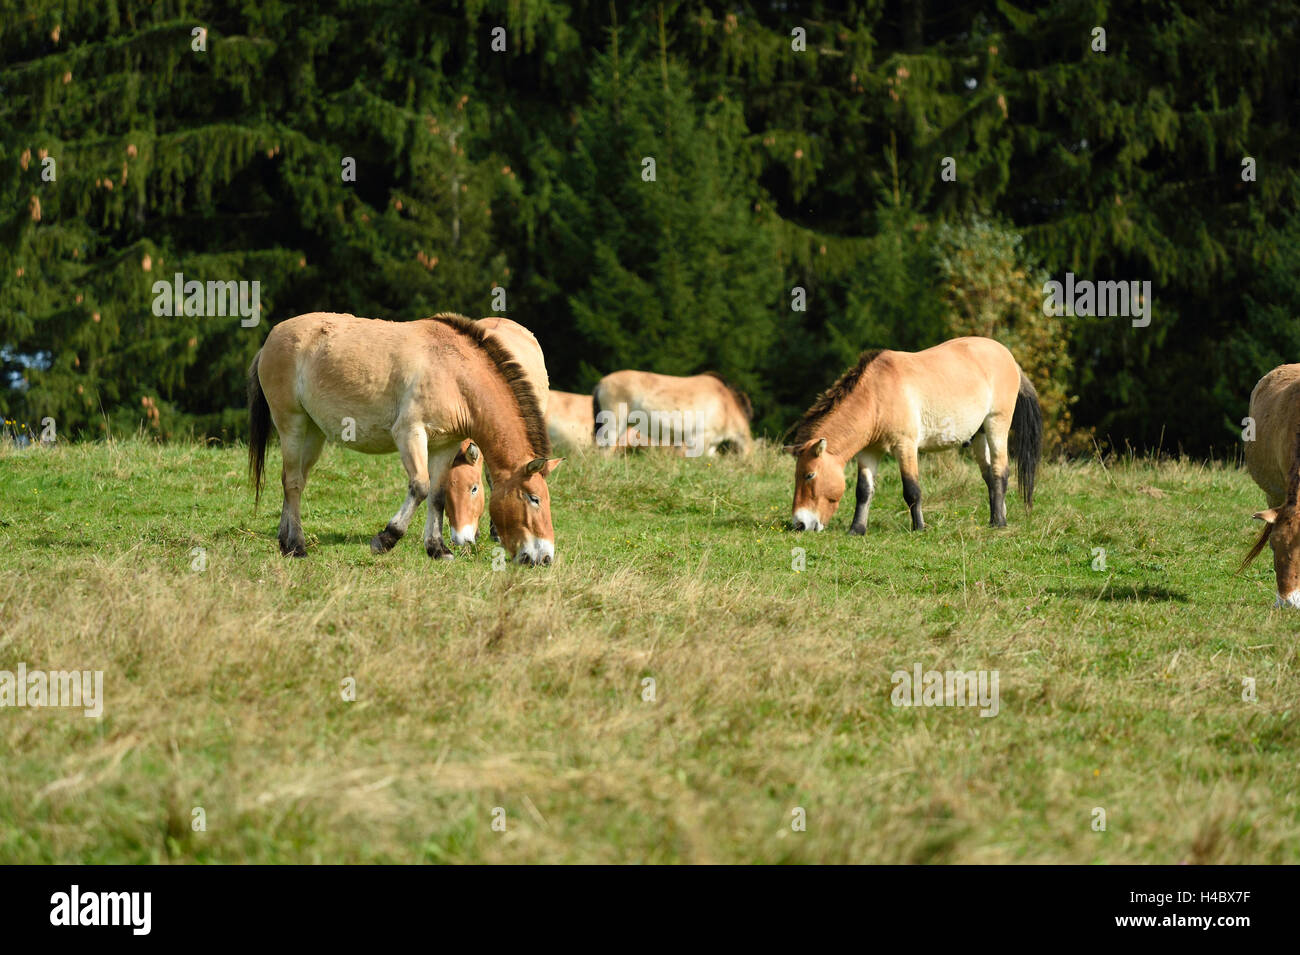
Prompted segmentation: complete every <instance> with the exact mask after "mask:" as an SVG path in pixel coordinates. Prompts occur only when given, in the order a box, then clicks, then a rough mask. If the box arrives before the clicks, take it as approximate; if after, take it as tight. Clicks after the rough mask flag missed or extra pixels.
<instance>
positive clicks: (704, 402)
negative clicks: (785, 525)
mask: <svg viewBox="0 0 1300 955" xmlns="http://www.w3.org/2000/svg"><path fill="white" fill-rule="evenodd" d="M591 399H592V418H593V419H594V420H593V425H592V434H593V437H594V438H595V443H596V445H597V447H601V448H613V447H622V448H626V447H648V446H655V447H664V446H671V447H676V448H679V449H680V450H681V453H683V454H684V455H685V456H686V457H697V456H698V455H700V454H704V453H708V454H716V453H717V451H718V450H719V449H720V448H722V447H724V446H725V447H727V448H730V449H734V450H738V451H740V452H741V453H742V454H748V453H749V452H750V450H752V448H753V446H754V439H753V436H752V435H751V434H750V430H749V421H750V419H751V418H752V417H753V414H754V409H753V406H752V405H751V404H750V402H749V396H748V395H746V394H744V393H743V392H741V391H737V390H736V389H735V388H732V387H731V386H730V385H729V384H727V382H726V381H725V380H724V379H723V378H722V376H721V375H718V374H717V373H715V372H705V373H704V374H702V375H693V376H691V377H689V378H679V377H677V376H675V375H656V374H654V373H653V372H649V371H616V372H614V373H613V374H609V375H606V376H605V377H604V378H602V379H600V381H599V382H597V383H596V388H595V390H594V391H593V392H592V393H591Z"/></svg>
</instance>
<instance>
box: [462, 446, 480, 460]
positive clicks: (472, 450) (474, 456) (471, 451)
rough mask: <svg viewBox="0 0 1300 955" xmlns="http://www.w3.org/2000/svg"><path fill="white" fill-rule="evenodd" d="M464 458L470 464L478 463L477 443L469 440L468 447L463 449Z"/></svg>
mask: <svg viewBox="0 0 1300 955" xmlns="http://www.w3.org/2000/svg"><path fill="white" fill-rule="evenodd" d="M465 459H466V460H467V461H469V463H470V464H478V459H479V449H478V445H477V444H475V443H474V442H473V441H471V442H470V443H469V447H468V448H466V449H465Z"/></svg>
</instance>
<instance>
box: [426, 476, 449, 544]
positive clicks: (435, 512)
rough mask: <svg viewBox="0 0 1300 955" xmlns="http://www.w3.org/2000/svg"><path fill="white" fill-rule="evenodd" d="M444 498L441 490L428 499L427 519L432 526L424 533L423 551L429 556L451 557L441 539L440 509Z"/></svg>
mask: <svg viewBox="0 0 1300 955" xmlns="http://www.w3.org/2000/svg"><path fill="white" fill-rule="evenodd" d="M445 503H446V498H445V497H444V495H443V492H442V491H441V490H439V491H435V492H434V495H433V497H431V498H430V499H429V520H430V521H431V522H432V524H433V526H432V527H430V528H429V529H428V531H427V532H426V533H425V535H424V552H425V553H426V554H428V555H429V556H430V557H451V556H452V553H451V548H450V547H448V546H447V542H446V541H445V540H443V539H442V509H443V506H444V504H445Z"/></svg>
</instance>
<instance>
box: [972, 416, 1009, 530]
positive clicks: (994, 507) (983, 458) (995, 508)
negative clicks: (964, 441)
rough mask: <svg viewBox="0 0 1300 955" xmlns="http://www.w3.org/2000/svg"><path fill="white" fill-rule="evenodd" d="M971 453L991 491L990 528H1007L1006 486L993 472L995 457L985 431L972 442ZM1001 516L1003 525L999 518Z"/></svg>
mask: <svg viewBox="0 0 1300 955" xmlns="http://www.w3.org/2000/svg"><path fill="white" fill-rule="evenodd" d="M970 445H971V451H972V452H973V453H974V454H975V463H976V464H978V465H979V466H980V476H981V477H983V478H984V484H985V485H986V486H987V487H988V489H989V527H1006V526H1007V506H1006V486H1005V485H1004V484H1003V482H1002V479H1001V478H999V477H998V476H997V472H996V471H994V470H993V455H992V452H991V451H990V450H989V440H988V437H987V436H986V435H985V432H984V431H980V432H979V434H977V435H975V437H973V438H971V440H970ZM999 515H1001V521H1002V522H1001V523H998V517H999Z"/></svg>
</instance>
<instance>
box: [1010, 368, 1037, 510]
mask: <svg viewBox="0 0 1300 955" xmlns="http://www.w3.org/2000/svg"><path fill="white" fill-rule="evenodd" d="M1011 454H1012V456H1013V457H1014V458H1015V459H1016V483H1017V484H1019V485H1020V496H1021V497H1023V498H1024V499H1025V508H1026V509H1029V508H1032V507H1033V505H1034V475H1035V474H1037V472H1038V459H1039V458H1041V457H1042V456H1043V409H1042V408H1040V407H1039V406H1038V392H1037V391H1035V390H1034V385H1033V382H1031V381H1030V380H1029V379H1028V378H1026V377H1025V373H1024V372H1023V371H1022V372H1021V373H1020V394H1018V395H1017V396H1016V410H1015V411H1014V412H1013V413H1012V415H1011Z"/></svg>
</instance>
